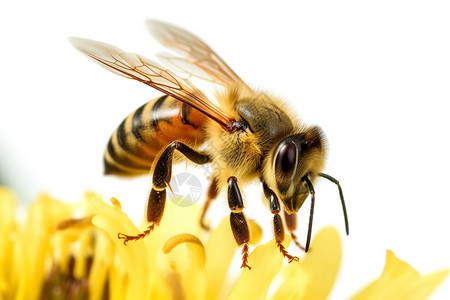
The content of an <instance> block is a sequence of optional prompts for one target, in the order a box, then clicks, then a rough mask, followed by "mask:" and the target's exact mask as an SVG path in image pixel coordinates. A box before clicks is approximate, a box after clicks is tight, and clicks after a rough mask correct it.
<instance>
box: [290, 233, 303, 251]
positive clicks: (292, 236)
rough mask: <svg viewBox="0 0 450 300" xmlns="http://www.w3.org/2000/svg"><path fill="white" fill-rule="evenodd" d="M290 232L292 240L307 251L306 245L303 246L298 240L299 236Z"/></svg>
mask: <svg viewBox="0 0 450 300" xmlns="http://www.w3.org/2000/svg"><path fill="white" fill-rule="evenodd" d="M289 233H290V234H291V238H292V241H293V242H294V243H295V244H296V245H297V247H299V248H300V249H302V250H303V251H305V247H303V246H302V244H300V242H299V241H298V240H297V236H296V235H295V234H294V232H292V231H290V232H289Z"/></svg>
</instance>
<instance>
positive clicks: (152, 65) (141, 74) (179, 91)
mask: <svg viewBox="0 0 450 300" xmlns="http://www.w3.org/2000/svg"><path fill="white" fill-rule="evenodd" d="M69 40H70V42H71V43H72V45H73V46H74V47H75V48H77V49H78V50H80V51H81V52H82V53H83V54H85V55H87V56H88V57H90V58H91V59H93V60H94V61H95V62H97V63H99V64H100V65H101V66H103V67H105V68H106V69H107V70H109V71H111V72H113V73H115V74H118V75H121V76H123V77H126V78H130V79H135V80H137V81H140V82H143V83H145V84H147V85H149V86H151V87H153V88H155V89H157V90H159V91H161V92H163V93H165V94H168V95H170V96H172V97H174V98H175V99H177V100H180V101H182V102H184V103H186V104H188V105H190V106H192V107H193V108H195V109H197V110H199V111H200V112H202V113H204V114H205V115H207V116H208V117H210V118H211V119H213V120H214V121H216V122H217V123H219V124H220V125H222V127H223V128H225V129H228V130H231V129H232V128H233V125H234V119H233V118H232V117H230V116H228V115H227V114H225V113H224V112H223V111H222V110H220V109H219V108H218V107H217V106H215V105H214V104H213V103H212V102H211V101H209V100H208V98H207V97H206V96H205V95H204V94H203V93H202V92H201V91H200V90H198V89H197V88H196V87H195V86H193V85H192V84H191V83H190V82H189V81H188V80H187V79H183V78H181V77H179V76H177V75H175V74H174V73H172V72H171V71H170V70H168V69H166V68H164V67H162V66H161V65H159V64H157V63H156V62H154V61H152V60H150V59H148V58H145V57H143V56H141V55H138V54H135V53H129V52H124V51H122V50H121V49H119V48H117V47H114V46H112V45H109V44H106V43H102V42H98V41H93V40H88V39H83V38H76V37H72V38H70V39H69Z"/></svg>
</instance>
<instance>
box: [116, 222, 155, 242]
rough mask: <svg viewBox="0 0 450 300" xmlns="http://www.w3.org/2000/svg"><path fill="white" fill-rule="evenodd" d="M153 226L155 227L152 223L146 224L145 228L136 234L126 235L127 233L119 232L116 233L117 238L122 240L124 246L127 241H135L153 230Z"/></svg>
mask: <svg viewBox="0 0 450 300" xmlns="http://www.w3.org/2000/svg"><path fill="white" fill-rule="evenodd" d="M154 228H155V224H152V225H150V226H148V227H147V229H146V230H144V231H142V232H141V233H139V234H137V235H128V234H125V233H121V232H120V233H118V234H117V238H118V239H119V240H123V244H124V245H125V246H126V245H127V243H128V242H129V241H137V240H140V239H143V238H145V237H146V236H147V235H149V234H150V232H152V231H153V229H154Z"/></svg>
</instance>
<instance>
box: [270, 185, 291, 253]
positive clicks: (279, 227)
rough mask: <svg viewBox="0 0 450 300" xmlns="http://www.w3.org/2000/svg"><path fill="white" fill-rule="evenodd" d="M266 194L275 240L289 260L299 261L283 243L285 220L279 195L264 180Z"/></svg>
mask: <svg viewBox="0 0 450 300" xmlns="http://www.w3.org/2000/svg"><path fill="white" fill-rule="evenodd" d="M263 189H264V195H265V196H266V198H267V200H269V206H270V211H271V212H272V214H273V229H274V234H275V241H276V242H277V245H278V248H279V249H280V252H281V253H282V254H283V256H284V257H286V258H287V259H288V260H289V262H292V261H294V260H295V261H298V257H297V256H292V255H290V254H289V253H288V252H287V250H286V249H285V248H284V246H283V245H282V244H281V243H282V242H283V240H284V226H283V221H282V220H281V217H280V215H279V213H280V211H281V207H280V202H279V201H278V198H277V195H275V193H274V192H273V191H272V190H271V189H270V188H269V187H268V186H267V184H266V183H264V182H263Z"/></svg>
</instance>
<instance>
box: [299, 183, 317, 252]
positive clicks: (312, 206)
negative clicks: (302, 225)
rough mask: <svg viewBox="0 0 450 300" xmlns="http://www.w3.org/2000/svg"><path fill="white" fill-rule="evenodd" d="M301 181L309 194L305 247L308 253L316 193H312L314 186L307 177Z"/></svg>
mask: <svg viewBox="0 0 450 300" xmlns="http://www.w3.org/2000/svg"><path fill="white" fill-rule="evenodd" d="M302 181H305V182H306V184H307V185H308V188H309V193H310V194H311V209H310V211H309V225H308V236H307V237H306V246H305V252H308V249H309V244H310V242H311V232H312V223H313V216H314V203H315V202H316V197H315V195H316V193H315V192H314V186H313V185H312V182H311V180H309V178H308V176H305V177H303V178H302Z"/></svg>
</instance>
